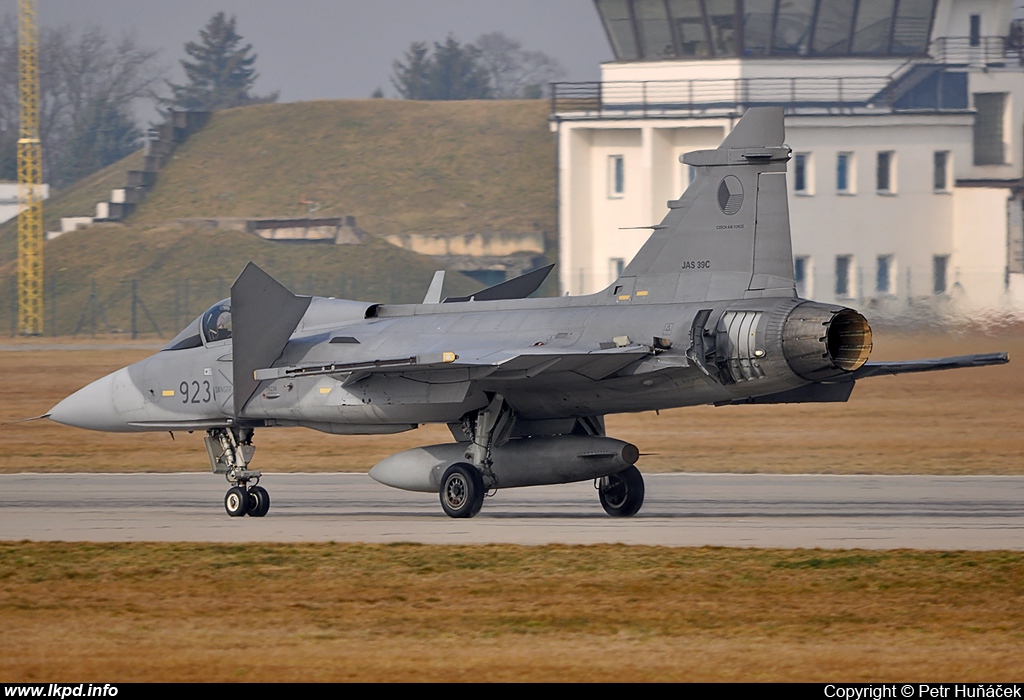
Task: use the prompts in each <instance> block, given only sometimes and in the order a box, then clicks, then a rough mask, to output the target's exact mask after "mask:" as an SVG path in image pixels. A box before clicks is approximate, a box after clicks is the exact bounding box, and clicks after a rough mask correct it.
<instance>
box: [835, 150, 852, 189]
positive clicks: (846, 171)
mask: <svg viewBox="0 0 1024 700" xmlns="http://www.w3.org/2000/svg"><path fill="white" fill-rule="evenodd" d="M855 178H856V175H855V174H854V171H853V154H852V153H840V154H839V155H837V156H836V192H838V193H839V194H853V193H854V192H855V189H854V186H853V185H854V182H855Z"/></svg>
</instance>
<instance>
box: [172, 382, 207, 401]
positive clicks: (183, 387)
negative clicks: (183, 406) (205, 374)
mask: <svg viewBox="0 0 1024 700" xmlns="http://www.w3.org/2000/svg"><path fill="white" fill-rule="evenodd" d="M178 391H179V392H180V393H181V402H182V403H210V402H211V401H213V390H212V388H211V386H210V382H209V381H203V383H202V384H200V383H199V382H197V381H192V382H191V383H189V382H182V383H181V384H179V385H178Z"/></svg>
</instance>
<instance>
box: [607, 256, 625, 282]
mask: <svg viewBox="0 0 1024 700" xmlns="http://www.w3.org/2000/svg"><path fill="white" fill-rule="evenodd" d="M625 269H626V260H625V259H624V258H608V272H609V273H610V274H611V278H612V279H611V281H612V282H614V281H615V280H617V279H619V278H620V277H622V271H623V270H625Z"/></svg>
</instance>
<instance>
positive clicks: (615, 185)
mask: <svg viewBox="0 0 1024 700" xmlns="http://www.w3.org/2000/svg"><path fill="white" fill-rule="evenodd" d="M625 192H626V165H625V161H624V160H623V157H622V156H608V196H609V197H622V196H623V195H624V194H625Z"/></svg>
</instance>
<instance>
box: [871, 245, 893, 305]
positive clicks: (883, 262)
mask: <svg viewBox="0 0 1024 700" xmlns="http://www.w3.org/2000/svg"><path fill="white" fill-rule="evenodd" d="M875 292H877V293H878V294H882V295H885V296H891V295H893V294H895V293H896V260H895V259H894V258H893V256H891V255H879V256H878V265H877V267H876V272H875Z"/></svg>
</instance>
